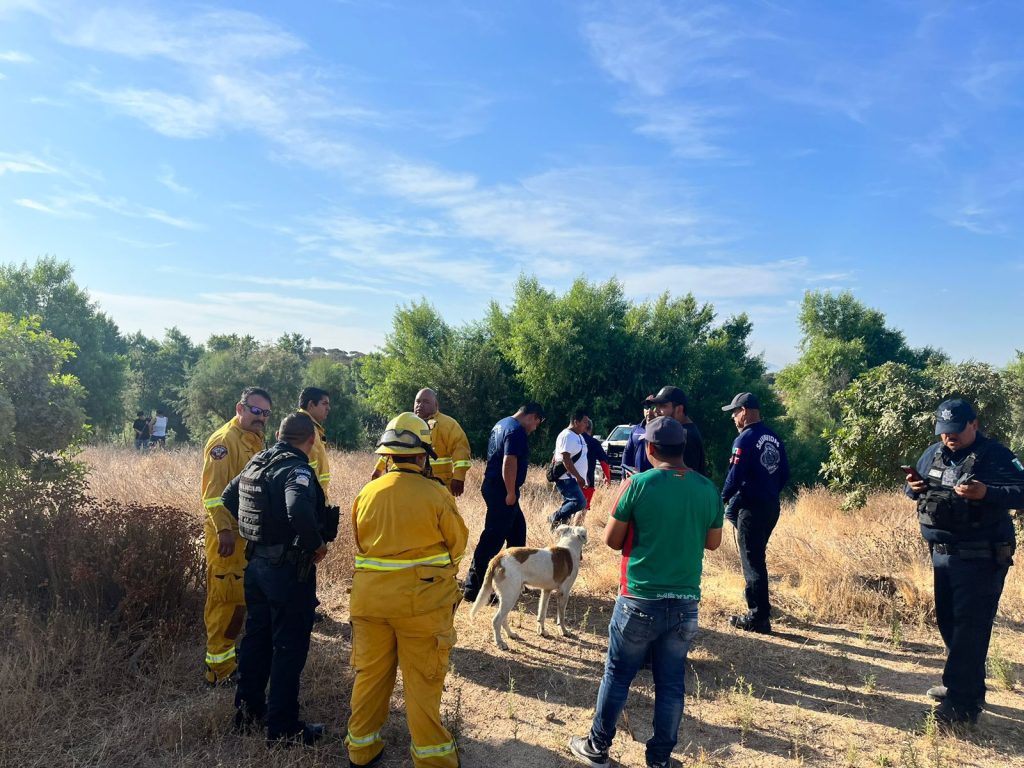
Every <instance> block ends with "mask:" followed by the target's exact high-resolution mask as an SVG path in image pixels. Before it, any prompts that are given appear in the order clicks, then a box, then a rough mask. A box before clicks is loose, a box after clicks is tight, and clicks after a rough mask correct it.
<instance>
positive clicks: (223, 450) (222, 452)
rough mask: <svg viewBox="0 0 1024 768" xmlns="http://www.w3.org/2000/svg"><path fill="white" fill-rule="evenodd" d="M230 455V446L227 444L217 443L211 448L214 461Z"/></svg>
mask: <svg viewBox="0 0 1024 768" xmlns="http://www.w3.org/2000/svg"><path fill="white" fill-rule="evenodd" d="M227 455H228V447H227V446H226V445H215V446H213V448H211V449H210V458H211V459H213V460H214V461H220V460H221V459H223V458H224V457H225V456H227Z"/></svg>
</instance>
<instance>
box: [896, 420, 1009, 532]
mask: <svg viewBox="0 0 1024 768" xmlns="http://www.w3.org/2000/svg"><path fill="white" fill-rule="evenodd" d="M936 451H938V452H939V453H940V455H941V462H942V464H943V465H944V466H945V467H948V468H950V469H952V470H953V471H954V473H955V475H956V477H957V478H958V479H959V476H960V473H959V467H960V465H962V464H963V462H964V461H965V460H966V459H967V457H968V456H970V455H971V454H972V453H977V456H978V458H977V460H976V461H975V463H974V467H973V469H972V470H971V473H972V474H973V475H974V479H975V480H978V481H979V482H982V483H984V484H985V485H986V486H987V488H988V490H987V491H986V492H985V498H984V499H982V500H981V501H980V502H975V503H974V504H980V505H984V506H985V507H988V509H990V510H1002V511H1003V514H1001V515H997V516H996V519H995V520H994V521H993V522H992V523H991V524H990V525H985V526H979V527H977V528H969V529H967V530H965V531H963V532H961V533H960V534H959V535H957V534H954V533H953V532H951V531H945V530H942V529H940V528H932V527H930V526H926V525H922V526H921V535H922V536H923V537H924V538H925V540H926V541H933V542H942V543H949V542H954V541H992V542H1011V541H1013V540H1014V531H1013V521H1012V520H1011V519H1010V514H1009V511H1008V510H1011V509H1018V508H1024V467H1022V465H1021V463H1020V461H1018V459H1017V457H1016V456H1014V455H1013V452H1012V451H1011V450H1010V449H1009V448H1007V447H1006V446H1004V445H1002V444H1001V443H999V442H997V441H996V440H992V439H991V438H989V437H985V435H983V434H981V433H980V432H979V433H978V436H977V437H975V438H974V442H973V443H971V444H970V445H969V446H967V447H966V448H961V449H959V450H957V451H951V450H949V448H947V447H946V446H945V445H943V444H942V442H938V443H935V444H934V445H930V446H928V449H927V450H926V451H925V452H924V453H922V454H921V458H920V459H918V462H917V471H918V472H919V473H920V474H921V477H928V473H929V471H930V470H931V469H932V464H933V461H934V457H935V453H936ZM905 492H906V494H907V495H908V496H909V497H910V498H912V499H916V498H917V494H915V493H914V492H913V491H911V490H910V486H906V487H905Z"/></svg>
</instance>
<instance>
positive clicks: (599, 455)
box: [580, 418, 612, 509]
mask: <svg viewBox="0 0 1024 768" xmlns="http://www.w3.org/2000/svg"><path fill="white" fill-rule="evenodd" d="M580 437H582V438H583V441H584V442H585V443H586V444H587V487H586V488H584V489H583V496H584V498H586V500H587V509H590V500H591V499H593V498H594V484H595V482H596V480H597V465H598V464H600V465H601V471H602V472H603V473H604V483H605V485H609V484H610V483H611V481H612V469H611V467H610V466H609V463H608V462H609V461H610V459H609V458H608V454H607V453H606V452H605V450H604V448H602V447H601V442H600V441H599V440H596V439H594V421H593V419H590V418H588V419H587V429H586V430H585V431H584V432H583V433H582V434H581V435H580Z"/></svg>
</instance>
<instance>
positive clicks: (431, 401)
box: [412, 389, 438, 421]
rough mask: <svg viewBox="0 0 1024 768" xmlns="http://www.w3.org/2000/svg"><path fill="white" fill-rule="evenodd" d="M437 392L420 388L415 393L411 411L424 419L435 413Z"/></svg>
mask: <svg viewBox="0 0 1024 768" xmlns="http://www.w3.org/2000/svg"><path fill="white" fill-rule="evenodd" d="M437 409H438V404H437V393H436V392H435V391H434V390H432V389H421V390H420V391H419V392H417V393H416V402H415V403H413V406H412V412H413V413H415V414H416V415H417V416H419V417H420V418H421V419H423V420H424V421H426V420H427V419H429V418H430V417H431V416H433V415H434V414H435V413H437Z"/></svg>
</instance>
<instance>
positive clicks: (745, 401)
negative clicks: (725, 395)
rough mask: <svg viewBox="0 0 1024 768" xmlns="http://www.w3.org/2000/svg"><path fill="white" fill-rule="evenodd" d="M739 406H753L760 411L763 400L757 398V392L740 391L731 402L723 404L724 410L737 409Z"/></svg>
mask: <svg viewBox="0 0 1024 768" xmlns="http://www.w3.org/2000/svg"><path fill="white" fill-rule="evenodd" d="M737 408H753V409H754V410H758V411H759V410H761V401H760V400H758V399H757V395H755V394H752V393H750V392H740V393H739V394H738V395H736V397H734V398H733V399H732V402H731V403H729V404H728V405H723V406H722V410H723V411H735V410H736V409H737Z"/></svg>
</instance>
